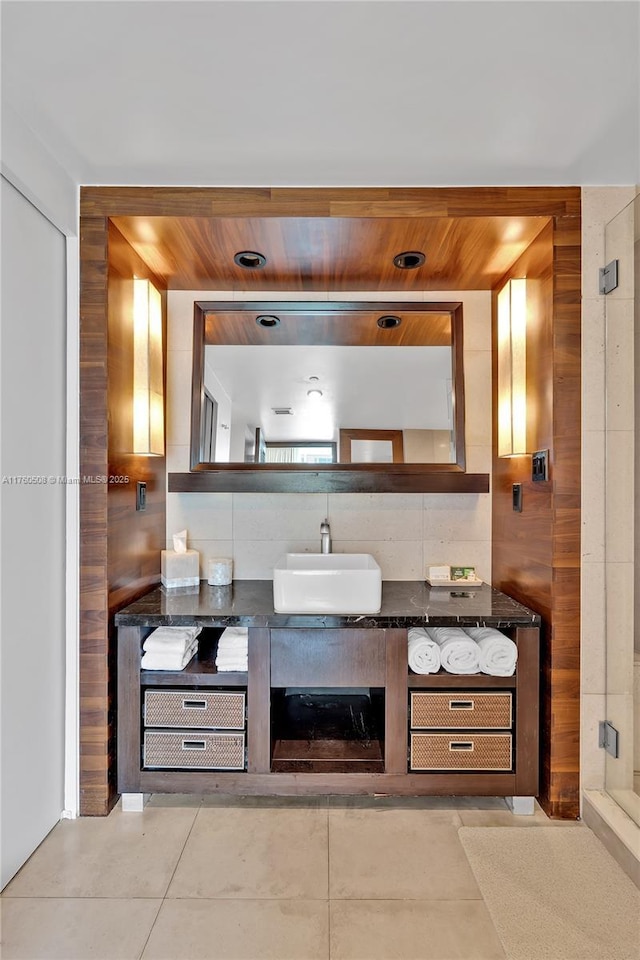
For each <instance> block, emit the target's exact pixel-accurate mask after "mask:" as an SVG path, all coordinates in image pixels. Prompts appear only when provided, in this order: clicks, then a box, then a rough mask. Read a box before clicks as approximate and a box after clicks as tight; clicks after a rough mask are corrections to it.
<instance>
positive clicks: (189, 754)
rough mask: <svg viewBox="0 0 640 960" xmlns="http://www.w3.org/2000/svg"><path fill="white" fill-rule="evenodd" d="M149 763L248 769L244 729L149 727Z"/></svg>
mask: <svg viewBox="0 0 640 960" xmlns="http://www.w3.org/2000/svg"><path fill="white" fill-rule="evenodd" d="M143 763H144V766H145V767H172V768H174V769H194V768H196V769H199V770H244V733H210V732H208V731H207V732H202V733H193V732H192V731H190V730H180V731H177V732H176V731H173V730H169V731H167V732H165V731H162V730H145V734H144V754H143Z"/></svg>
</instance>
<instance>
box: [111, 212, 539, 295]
mask: <svg viewBox="0 0 640 960" xmlns="http://www.w3.org/2000/svg"><path fill="white" fill-rule="evenodd" d="M547 222H548V218H546V217H522V216H518V217H481V216H479V217H458V218H451V217H440V216H425V217H386V218H373V217H371V218H365V217H354V218H350V217H344V218H343V217H316V218H314V217H248V218H241V217H139V216H138V217H135V216H125V217H120V216H118V217H114V218H113V223H114V224H115V226H116V227H117V228H118V230H119V231H120V232H121V233H122V234H123V236H124V237H125V238H126V239H127V240H128V241H129V243H130V244H131V245H132V247H133V248H134V250H135V251H136V252H137V253H138V254H139V256H141V257H142V259H143V260H144V261H145V263H147V265H148V266H149V268H150V269H151V270H152V271H153V272H154V273H156V274H158V275H159V276H160V277H161V278H162V279H163V280H164V281H165V282H166V284H167V287H168V288H169V289H171V290H246V291H257V290H264V291H269V290H274V291H275V290H291V291H300V292H304V291H311V290H314V291H317V290H327V291H340V290H403V291H411V290H415V291H416V292H417V291H422V290H489V289H491V287H492V286H494V285H495V283H496V282H497V281H498V280H499V279H500V277H502V276H503V275H504V273H505V272H506V271H507V270H508V269H509V268H510V267H511V265H512V264H513V263H514V262H515V260H517V258H518V257H519V256H520V255H521V254H522V253H523V251H524V250H525V249H526V248H527V247H528V246H529V244H530V243H531V241H532V240H533V239H534V238H535V237H536V236H537V235H538V233H539V232H540V230H542V228H543V227H544V226H545V224H546V223H547ZM242 250H253V251H257V252H259V253H262V254H264V255H265V256H266V258H267V263H266V265H265V266H264V267H262V268H259V269H254V270H247V269H243V268H241V267H238V266H236V264H235V263H234V261H233V257H234V254H236V253H238V252H239V251H242ZM407 250H420V251H422V252H424V253H425V255H426V262H425V264H424V265H423V266H422V267H418V268H417V269H414V270H399V269H397V268H396V267H395V266H394V265H393V258H394V257H395V256H396V254H398V253H402V252H403V251H407Z"/></svg>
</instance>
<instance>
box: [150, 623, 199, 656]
mask: <svg viewBox="0 0 640 960" xmlns="http://www.w3.org/2000/svg"><path fill="white" fill-rule="evenodd" d="M201 630H202V627H158V628H157V629H156V630H154V631H153V633H150V634H149V636H148V637H147V639H146V640H145V641H144V643H143V644H142V649H143V650H145V651H146V652H151V651H152V650H153V651H157V652H158V653H173V652H180V653H184V651H185V650H186V649H187V648H188V647H189V646H190V645H191V644H192V643H193V641H194V640H195V639H196V637H197V636H198V634H199V633H200V632H201Z"/></svg>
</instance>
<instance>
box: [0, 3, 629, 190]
mask: <svg viewBox="0 0 640 960" xmlns="http://www.w3.org/2000/svg"><path fill="white" fill-rule="evenodd" d="M639 10H640V8H639V5H638V3H637V2H611V0H607V2H560V0H555V2H515V0H511V2H451V0H449V2H426V0H424V2H423V0H414V2H403V0H395V2H391V0H383V2H374V0H361V2H346V0H341V2H328V0H317V2H305V0H292V2H272V0H262V2H249V0H247V2H238V0H233V2H217V0H201V2H185V0H182V2H172V0H167V2H159V0H140V2H128V0H123V2H113V0H106V2H96V0H81V2H59V0H51V2H38V0H34V2H29V0H4V2H2V8H1V11H2V96H3V101H4V102H5V104H8V105H9V107H10V108H11V109H13V110H14V111H15V112H16V113H17V114H18V115H19V117H20V118H21V120H22V121H23V122H24V123H25V124H26V125H27V126H28V127H29V128H31V130H32V131H33V132H34V133H35V134H37V136H38V137H39V139H40V140H41V141H42V142H43V143H44V144H45V146H46V147H47V148H48V150H49V151H50V152H51V153H52V154H53V155H54V156H55V157H56V158H57V159H58V160H59V161H60V163H61V164H62V165H63V166H64V168H65V169H66V170H67V172H68V173H69V174H70V175H71V177H72V178H73V179H74V181H75V182H76V183H78V182H80V183H102V184H166V185H170V184H184V185H192V184H197V185H226V186H232V185H267V186H277V185H309V186H322V185H361V186H367V185H388V186H393V185H398V186H400V185H425V186H441V185H459V186H466V185H491V184H504V185H507V184H526V185H535V184H550V185H562V184H602V185H606V184H617V183H635V182H638V181H639V180H640V171H639V169H638V129H639V119H638V114H639V90H638V71H639V68H638V59H639V57H638V49H639V42H640V33H639V28H638V23H639Z"/></svg>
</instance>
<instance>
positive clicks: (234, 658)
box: [216, 653, 249, 665]
mask: <svg viewBox="0 0 640 960" xmlns="http://www.w3.org/2000/svg"><path fill="white" fill-rule="evenodd" d="M248 659H249V657H248V654H246V653H223V654H222V655H220V654H218V656H217V657H216V665H218V664H220V663H247V661H248Z"/></svg>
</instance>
